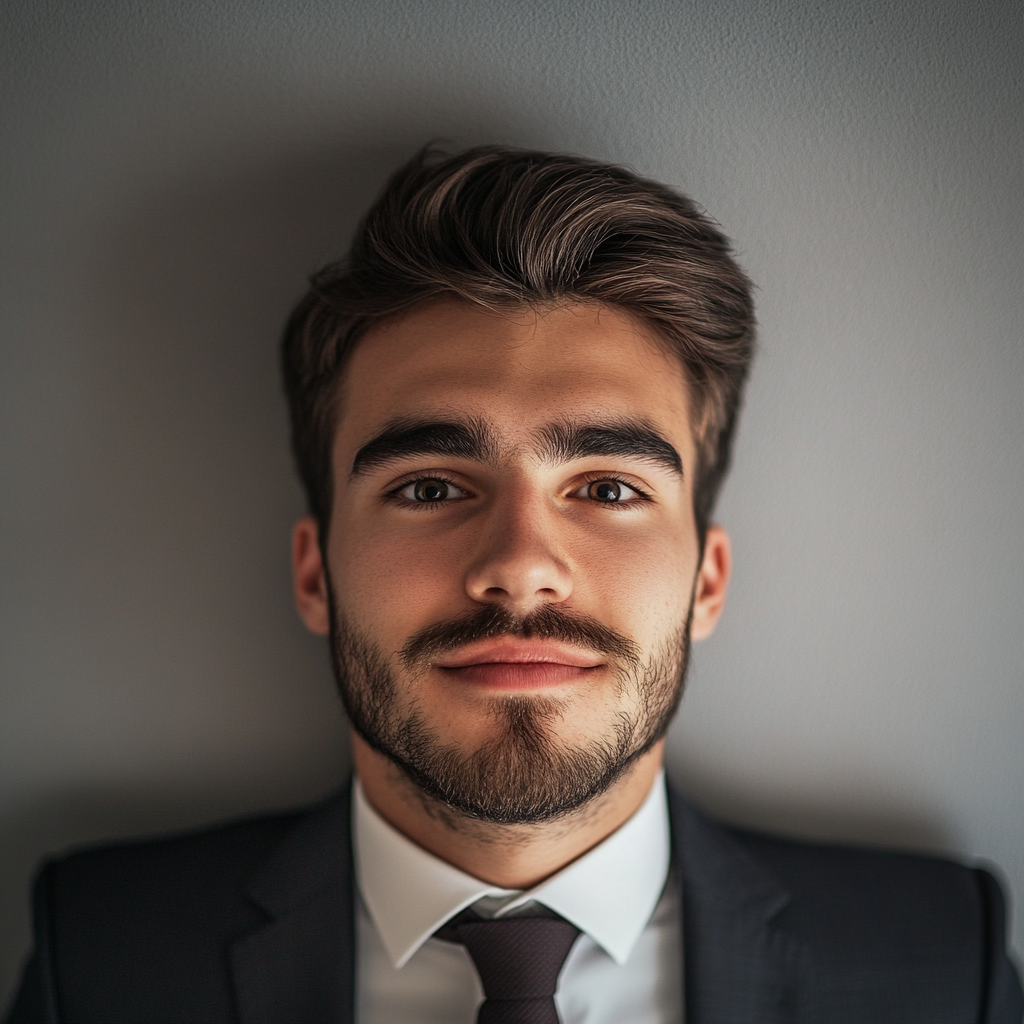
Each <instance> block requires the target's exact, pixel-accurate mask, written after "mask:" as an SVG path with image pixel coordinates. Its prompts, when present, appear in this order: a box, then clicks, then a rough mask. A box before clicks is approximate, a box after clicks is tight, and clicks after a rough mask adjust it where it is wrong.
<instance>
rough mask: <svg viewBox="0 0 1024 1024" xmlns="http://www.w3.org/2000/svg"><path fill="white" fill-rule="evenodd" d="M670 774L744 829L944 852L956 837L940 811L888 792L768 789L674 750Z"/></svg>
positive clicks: (711, 808)
mask: <svg viewBox="0 0 1024 1024" xmlns="http://www.w3.org/2000/svg"><path fill="white" fill-rule="evenodd" d="M668 763H669V776H670V777H671V778H672V780H673V781H674V782H675V783H676V784H677V785H678V786H679V788H680V789H682V790H683V792H684V793H686V795H687V796H688V797H690V798H691V799H692V800H693V802H694V803H695V804H697V806H699V807H701V808H703V809H704V810H706V811H708V812H709V813H711V814H713V815H714V816H715V817H718V818H721V819H722V820H723V821H728V822H730V823H732V824H734V825H738V826H740V827H741V828H750V829H755V830H762V831H765V832H769V833H773V834H775V835H781V836H791V837H794V838H802V839H807V840H810V841H815V842H823V843H850V844H853V845H861V846H876V847H883V848H889V849H898V850H913V851H918V852H921V853H943V852H945V851H948V850H949V849H950V848H952V846H953V843H952V837H951V836H950V835H949V834H948V830H947V829H946V827H945V825H944V824H943V822H942V821H941V820H940V818H939V816H937V815H934V816H933V815H929V814H927V813H924V812H922V810H921V808H920V807H918V806H914V807H909V806H905V805H902V804H900V803H898V802H895V801H893V800H892V799H891V798H889V797H888V796H887V795H886V794H885V793H880V792H874V793H873V792H870V791H868V792H859V793H857V792H853V793H846V794H841V795H840V794H830V795H829V796H828V797H827V802H826V797H825V796H822V795H821V794H816V795H814V796H799V795H789V794H786V793H784V792H779V791H778V790H777V789H772V788H768V787H765V788H764V789H763V790H761V789H758V788H756V787H753V786H751V784H750V781H749V780H746V781H745V782H744V783H739V784H737V783H730V782H729V781H727V780H725V779H723V778H722V777H721V776H719V775H716V774H715V773H713V772H709V771H707V770H706V769H703V768H702V767H701V766H700V765H698V764H691V763H689V762H687V761H686V760H685V759H681V758H679V757H678V756H673V754H672V752H671V751H670V752H669V754H668Z"/></svg>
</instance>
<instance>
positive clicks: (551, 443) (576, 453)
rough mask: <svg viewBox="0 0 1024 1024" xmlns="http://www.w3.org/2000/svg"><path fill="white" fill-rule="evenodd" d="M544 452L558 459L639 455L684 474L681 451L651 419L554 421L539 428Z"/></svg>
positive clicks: (630, 456)
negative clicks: (654, 425)
mask: <svg viewBox="0 0 1024 1024" xmlns="http://www.w3.org/2000/svg"><path fill="white" fill-rule="evenodd" d="M540 439H541V445H540V451H541V454H542V455H543V456H544V457H546V458H548V459H551V460H552V461H555V462H569V461H570V460H572V459H585V458H590V457H593V456H607V457H613V458H614V457H619V458H622V457H625V458H631V459H640V460H642V461H644V462H652V463H654V464H655V465H659V466H663V467H665V468H666V469H669V470H671V471H672V472H673V473H676V474H678V475H679V476H682V475H683V460H682V459H681V458H680V457H679V452H677V451H676V449H675V447H674V446H673V445H672V444H671V443H670V442H669V441H668V440H667V439H666V438H664V437H663V436H662V435H661V434H660V433H659V432H658V431H657V430H656V429H655V428H654V427H653V426H651V424H650V423H648V422H646V421H644V420H633V419H627V420H616V421H613V422H611V423H575V422H573V421H571V420H567V421H563V422H561V423H551V424H549V425H548V426H546V427H545V428H544V429H543V430H542V431H541V432H540Z"/></svg>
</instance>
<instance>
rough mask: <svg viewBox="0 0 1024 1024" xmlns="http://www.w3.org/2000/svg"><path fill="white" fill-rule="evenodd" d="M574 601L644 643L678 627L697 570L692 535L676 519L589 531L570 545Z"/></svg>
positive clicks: (685, 608) (695, 549)
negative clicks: (583, 539)
mask: <svg viewBox="0 0 1024 1024" xmlns="http://www.w3.org/2000/svg"><path fill="white" fill-rule="evenodd" d="M573 560H574V563H575V566H574V569H575V572H574V575H575V590H574V598H575V603H576V604H577V606H578V607H579V609H580V610H581V611H585V612H587V613H589V614H592V615H594V616H595V617H596V618H598V619H601V620H602V621H605V622H606V623H607V624H608V625H610V626H612V627H613V628H617V629H620V630H621V631H623V632H625V633H627V634H628V635H630V636H632V637H633V638H634V639H636V640H638V641H640V642H641V643H642V644H644V646H647V645H648V643H652V642H654V641H655V640H658V639H660V638H661V637H662V636H664V635H665V633H666V632H671V631H673V630H676V629H678V628H679V626H680V625H681V624H682V622H684V621H685V618H686V614H687V611H688V608H689V602H690V591H691V588H692V586H693V579H694V575H695V573H696V568H697V542H696V536H695V534H694V535H693V536H691V531H689V530H687V529H686V528H685V526H683V525H679V524H677V523H663V524H654V525H649V524H644V525H643V526H642V527H639V528H636V529H621V530H614V531H609V532H608V533H607V534H605V535H602V536H600V537H598V536H594V535H591V536H589V537H588V538H587V539H586V542H585V543H581V544H578V545H576V546H575V549H574V557H573Z"/></svg>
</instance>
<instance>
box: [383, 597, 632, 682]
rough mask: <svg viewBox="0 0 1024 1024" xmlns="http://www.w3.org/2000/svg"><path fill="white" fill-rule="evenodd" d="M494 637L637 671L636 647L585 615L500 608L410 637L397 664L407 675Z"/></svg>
mask: <svg viewBox="0 0 1024 1024" xmlns="http://www.w3.org/2000/svg"><path fill="white" fill-rule="evenodd" d="M500 636H512V637H519V638H521V639H524V640H529V639H534V638H538V639H542V640H558V641H560V642H561V643H565V644H571V645H572V646H574V647H585V648H587V649H588V650H592V651H598V652H600V653H601V654H607V655H610V656H611V657H613V658H618V659H619V660H621V661H625V662H628V663H629V664H630V666H632V667H633V668H638V667H639V665H640V660H641V651H640V647H639V646H638V645H637V644H635V643H634V642H633V641H632V640H630V639H629V638H628V637H625V636H623V635H622V634H621V633H617V632H616V631H615V630H614V629H612V628H610V627H609V626H606V625H605V624H604V623H603V622H598V620H597V619H594V618H591V617H590V616H589V615H577V614H570V613H569V612H566V611H563V610H561V609H559V608H556V607H555V606H554V605H544V606H543V607H542V608H538V609H537V610H536V611H535V612H531V613H530V614H529V615H526V616H519V615H516V614H515V613H514V612H511V611H509V610H508V609H507V608H504V607H502V606H501V605H487V606H485V607H483V608H480V609H478V610H477V611H475V612H472V613H470V614H469V615H465V616H462V617H461V618H456V619H446V620H444V621H443V622H437V623H435V624H434V625H432V626H427V627H426V628H425V629H421V630H420V631H419V632H418V633H415V634H413V635H412V636H411V637H410V638H409V639H408V640H407V641H406V643H405V645H404V646H403V647H402V649H401V651H399V655H400V657H401V659H402V663H403V664H404V665H405V667H406V668H409V669H413V668H416V667H419V666H422V665H425V664H429V663H430V662H432V661H434V660H436V659H437V658H439V657H440V656H441V655H442V654H447V653H448V652H449V651H453V650H455V649H456V648H457V647H463V646H465V645H466V644H471V643H474V642H475V641H477V640H490V639H493V638H495V637H500Z"/></svg>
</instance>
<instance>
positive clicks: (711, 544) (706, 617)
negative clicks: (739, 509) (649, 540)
mask: <svg viewBox="0 0 1024 1024" xmlns="http://www.w3.org/2000/svg"><path fill="white" fill-rule="evenodd" d="M731 572H732V546H731V545H730V543H729V534H727V533H726V532H725V530H724V529H723V528H722V527H721V526H715V525H712V526H709V527H708V532H707V536H706V537H705V539H704V557H703V559H702V560H701V563H700V569H699V570H698V572H697V580H696V583H695V584H694V588H693V616H692V618H691V620H690V639H691V640H704V639H705V638H706V637H709V636H711V634H712V633H713V632H714V631H715V626H716V625H718V620H719V618H720V617H721V615H722V609H723V608H725V594H726V591H727V590H728V589H729V574H730V573H731Z"/></svg>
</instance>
